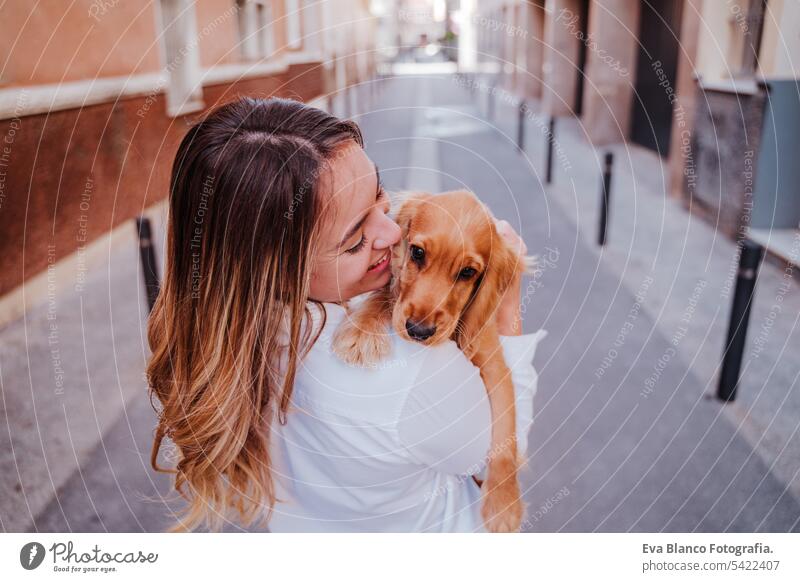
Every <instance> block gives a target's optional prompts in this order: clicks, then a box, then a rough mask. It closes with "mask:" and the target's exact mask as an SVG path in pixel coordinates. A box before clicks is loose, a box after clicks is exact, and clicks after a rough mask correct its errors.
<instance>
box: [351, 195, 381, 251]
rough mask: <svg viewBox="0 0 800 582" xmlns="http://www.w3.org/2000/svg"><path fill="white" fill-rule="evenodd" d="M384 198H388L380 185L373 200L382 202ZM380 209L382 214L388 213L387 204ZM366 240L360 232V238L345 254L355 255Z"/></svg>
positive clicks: (364, 244)
mask: <svg viewBox="0 0 800 582" xmlns="http://www.w3.org/2000/svg"><path fill="white" fill-rule="evenodd" d="M386 198H388V196H387V194H386V191H385V190H384V189H383V186H380V188H379V189H378V194H377V195H376V197H375V202H384V201H386V200H385V199H386ZM382 210H383V212H384V214H388V213H389V204H385V205H383V208H382ZM367 242H369V241H368V240H367V237H366V236H365V235H364V234H363V233H362V234H361V240H359V241H358V242H357V243H356V244H355V246H352V247H350V248H349V249H347V250H346V251H345V252H346V253H347V254H349V255H355V254H356V253H357V252H359V251H360V250H361V249H363V248H364V247H365V246H366V244H367Z"/></svg>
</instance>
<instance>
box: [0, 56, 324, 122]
mask: <svg viewBox="0 0 800 582" xmlns="http://www.w3.org/2000/svg"><path fill="white" fill-rule="evenodd" d="M322 61H323V57H322V54H321V53H319V52H317V51H289V52H286V53H284V54H282V55H280V56H278V57H276V58H274V59H270V60H269V61H266V62H252V63H237V64H232V65H217V66H215V67H210V68H206V69H204V70H203V72H202V75H201V79H202V81H201V82H202V84H203V86H204V87H205V86H209V85H220V84H222V83H228V82H231V81H236V80H238V79H250V78H253V77H267V76H270V75H277V74H280V73H284V72H286V71H287V70H288V69H289V66H290V65H297V64H304V63H313V62H322ZM168 86H169V78H168V75H167V73H166V71H164V72H160V73H142V74H138V75H128V76H122V77H106V78H97V79H89V80H82V81H70V82H67V83H53V84H48V85H32V86H21V87H9V88H6V89H0V120H2V119H14V118H17V117H26V116H30V115H41V114H44V113H52V112H55V111H65V110H69V109H80V108H82V107H88V106H90V105H99V104H102V103H109V102H113V101H117V100H120V99H131V98H134V97H141V96H144V95H160V94H164V93H165V92H166V90H167V87H168Z"/></svg>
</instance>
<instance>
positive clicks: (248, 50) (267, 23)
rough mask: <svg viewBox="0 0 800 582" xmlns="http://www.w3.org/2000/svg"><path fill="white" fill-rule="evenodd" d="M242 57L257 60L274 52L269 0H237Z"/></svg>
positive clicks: (270, 3)
mask: <svg viewBox="0 0 800 582" xmlns="http://www.w3.org/2000/svg"><path fill="white" fill-rule="evenodd" d="M236 4H237V6H238V7H239V11H238V16H239V37H240V38H239V44H240V46H241V51H242V57H243V58H245V59H247V60H259V59H263V58H267V57H270V56H272V54H273V53H274V52H275V34H274V30H273V20H274V13H273V10H272V1H271V0H237V2H236Z"/></svg>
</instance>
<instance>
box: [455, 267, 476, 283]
mask: <svg viewBox="0 0 800 582" xmlns="http://www.w3.org/2000/svg"><path fill="white" fill-rule="evenodd" d="M475 273H477V271H476V270H475V269H473V268H472V267H464V268H463V269H461V270H460V271H459V272H458V278H459V279H461V280H462V281H468V280H470V279H472V278H473V277H474V276H475Z"/></svg>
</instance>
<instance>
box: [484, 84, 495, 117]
mask: <svg viewBox="0 0 800 582" xmlns="http://www.w3.org/2000/svg"><path fill="white" fill-rule="evenodd" d="M494 88H495V86H494V83H492V84H491V85H490V86H489V93H488V95H487V99H488V100H487V102H486V119H488V120H489V121H494Z"/></svg>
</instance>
